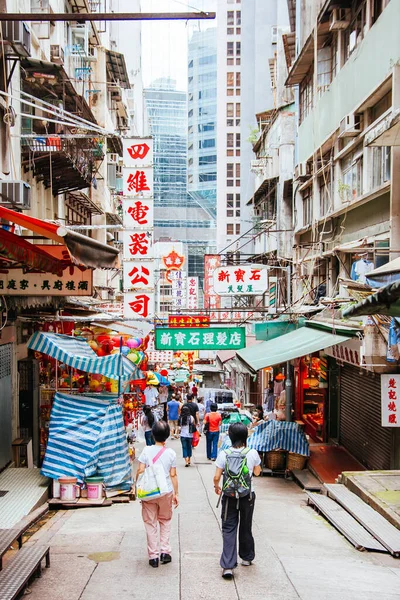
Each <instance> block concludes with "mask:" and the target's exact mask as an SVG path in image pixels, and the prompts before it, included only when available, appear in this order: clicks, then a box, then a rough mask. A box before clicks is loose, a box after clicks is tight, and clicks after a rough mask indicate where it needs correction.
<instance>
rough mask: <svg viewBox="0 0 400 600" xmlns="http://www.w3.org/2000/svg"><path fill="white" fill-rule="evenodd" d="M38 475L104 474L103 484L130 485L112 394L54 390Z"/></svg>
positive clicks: (123, 439) (121, 425)
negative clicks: (47, 433) (45, 442)
mask: <svg viewBox="0 0 400 600" xmlns="http://www.w3.org/2000/svg"><path fill="white" fill-rule="evenodd" d="M41 473H42V475H45V476H46V477H51V478H52V479H58V478H59V477H61V476H68V477H77V479H78V481H79V482H80V483H82V482H83V481H84V479H85V477H90V476H91V475H95V474H96V475H98V476H101V477H104V483H105V485H106V487H107V488H118V489H130V486H131V483H132V479H131V467H130V460H129V452H128V444H127V441H126V435H125V428H124V422H123V418H122V409H121V406H120V405H118V404H117V403H116V396H114V397H113V398H112V401H111V402H110V396H105V395H101V394H99V395H97V394H96V396H95V397H94V396H92V395H86V396H76V395H69V394H62V393H60V392H57V393H56V394H55V396H54V401H53V407H52V411H51V417H50V429H49V441H48V445H47V449H46V454H45V457H44V461H43V465H42V469H41Z"/></svg>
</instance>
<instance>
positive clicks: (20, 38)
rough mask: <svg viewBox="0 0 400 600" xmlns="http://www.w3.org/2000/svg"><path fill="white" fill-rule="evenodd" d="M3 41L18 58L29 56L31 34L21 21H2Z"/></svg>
mask: <svg viewBox="0 0 400 600" xmlns="http://www.w3.org/2000/svg"><path fill="white" fill-rule="evenodd" d="M1 29H2V32H3V40H4V41H5V42H8V43H9V44H11V46H12V48H13V50H14V52H15V54H17V55H18V56H30V55H31V32H30V31H29V29H28V27H27V25H26V24H25V23H23V22H22V21H2V23H1Z"/></svg>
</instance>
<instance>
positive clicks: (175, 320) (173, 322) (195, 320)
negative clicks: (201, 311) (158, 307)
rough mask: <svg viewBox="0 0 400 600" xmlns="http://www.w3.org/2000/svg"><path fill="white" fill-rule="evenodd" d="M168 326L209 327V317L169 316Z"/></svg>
mask: <svg viewBox="0 0 400 600" xmlns="http://www.w3.org/2000/svg"><path fill="white" fill-rule="evenodd" d="M168 325H169V327H210V317H207V316H202V315H198V316H189V315H175V316H174V315H169V316H168Z"/></svg>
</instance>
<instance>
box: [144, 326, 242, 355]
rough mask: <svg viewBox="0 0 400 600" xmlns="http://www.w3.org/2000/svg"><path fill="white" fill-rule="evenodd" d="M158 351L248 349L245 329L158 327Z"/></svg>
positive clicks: (156, 341) (156, 336)
mask: <svg viewBox="0 0 400 600" xmlns="http://www.w3.org/2000/svg"><path fill="white" fill-rule="evenodd" d="M155 346H156V350H239V349H240V348H245V347H246V328H245V327H211V328H209V329H205V328H204V327H193V328H190V329H188V328H187V327H186V328H182V329H179V328H177V327H173V328H171V329H169V328H168V327H157V328H156V335H155Z"/></svg>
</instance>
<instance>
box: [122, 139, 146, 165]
mask: <svg viewBox="0 0 400 600" xmlns="http://www.w3.org/2000/svg"><path fill="white" fill-rule="evenodd" d="M122 141H123V148H124V165H125V167H136V166H139V167H148V166H152V165H153V140H152V138H125V139H124V140H122Z"/></svg>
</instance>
